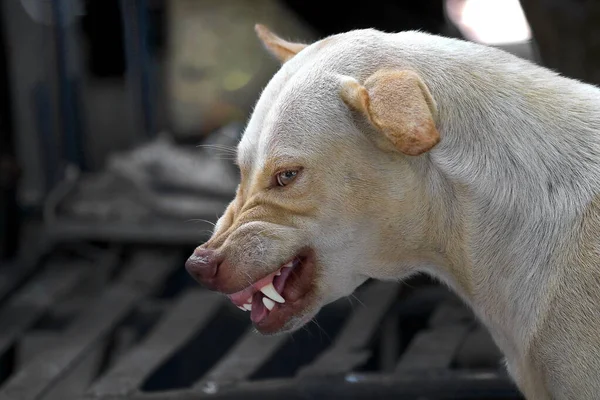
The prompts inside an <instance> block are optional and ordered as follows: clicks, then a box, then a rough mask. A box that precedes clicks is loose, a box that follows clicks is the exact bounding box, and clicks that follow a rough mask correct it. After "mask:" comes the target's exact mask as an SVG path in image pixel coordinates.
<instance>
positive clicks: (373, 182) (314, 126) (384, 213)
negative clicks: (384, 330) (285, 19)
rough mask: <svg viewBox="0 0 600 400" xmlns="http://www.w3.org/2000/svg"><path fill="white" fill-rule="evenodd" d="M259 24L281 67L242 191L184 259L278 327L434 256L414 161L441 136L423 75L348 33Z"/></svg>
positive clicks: (245, 153) (241, 158) (262, 104)
mask: <svg viewBox="0 0 600 400" xmlns="http://www.w3.org/2000/svg"><path fill="white" fill-rule="evenodd" d="M256 29H257V32H258V35H259V37H260V38H261V40H262V41H263V43H264V45H265V46H266V48H267V49H268V50H269V51H270V52H271V53H272V54H273V55H275V56H276V57H277V58H278V59H279V60H280V61H281V62H282V63H283V65H282V68H281V69H280V71H278V73H277V74H276V75H275V76H274V77H273V79H272V80H271V82H270V83H269V84H268V86H267V87H266V88H265V89H264V91H263V93H262V94H261V96H260V99H259V101H258V103H257V105H256V107H255V110H254V112H253V114H252V116H251V118H250V120H249V122H248V125H247V127H246V130H245V132H244V135H243V137H242V139H241V141H240V143H239V146H238V154H237V163H238V165H239V168H240V172H241V182H240V185H239V187H238V190H237V193H236V197H235V199H234V200H233V202H232V203H231V204H230V205H229V206H228V208H227V209H226V211H225V213H224V214H223V216H222V217H221V218H220V219H219V220H218V222H217V224H216V226H215V229H214V232H213V235H212V237H211V238H210V240H208V241H207V242H206V243H205V244H203V245H202V246H200V247H198V248H197V249H196V251H195V252H194V254H193V255H192V256H191V257H190V259H189V260H188V262H187V263H186V266H187V269H188V271H189V272H190V274H191V275H192V276H194V277H195V278H196V279H197V280H198V281H199V282H201V283H202V284H204V285H206V286H207V287H209V288H210V289H212V290H217V291H220V292H222V293H225V294H227V295H228V296H229V298H230V299H231V300H232V301H233V302H234V304H236V305H237V306H238V307H240V308H241V309H245V310H251V319H252V321H253V322H254V324H255V326H256V327H257V329H258V330H259V331H260V332H262V333H275V332H282V331H289V330H294V329H297V328H299V327H300V326H302V325H303V324H305V323H306V322H308V321H309V320H310V319H311V318H312V317H314V315H315V314H316V313H317V312H318V311H319V309H320V308H321V307H322V306H324V305H325V304H327V303H329V302H331V301H334V300H336V299H338V298H340V297H343V296H347V295H349V294H351V293H352V292H353V291H354V289H356V287H357V286H359V285H360V284H361V283H363V282H364V281H365V280H366V279H368V278H369V277H374V278H384V279H385V278H394V279H397V278H399V277H401V276H402V275H405V274H408V273H410V272H411V268H410V264H411V262H412V261H417V260H418V259H420V258H422V256H423V254H425V253H426V249H424V248H423V243H424V241H423V237H424V236H425V235H426V233H425V232H426V225H427V224H426V222H425V221H424V219H426V218H424V216H425V215H426V214H427V210H426V209H425V205H424V204H423V202H422V199H421V196H422V192H423V190H422V189H421V187H422V184H421V182H419V181H418V179H417V178H416V174H415V173H414V171H413V170H412V166H411V161H410V160H409V158H415V156H418V155H421V154H423V153H425V152H427V151H428V150H429V149H431V148H432V147H434V146H435V145H436V144H437V143H438V141H439V134H438V131H437V129H436V124H435V115H436V105H435V102H434V100H433V98H432V96H431V94H430V92H429V90H428V89H427V87H426V86H425V84H424V83H423V81H422V80H421V78H420V77H419V75H418V74H416V73H415V72H412V71H410V70H401V69H393V68H385V66H383V65H381V66H379V67H378V65H377V63H376V62H371V61H372V60H368V59H364V57H366V56H363V55H361V52H360V50H356V49H354V50H352V49H353V48H352V46H353V42H354V39H353V37H352V36H347V35H348V34H342V35H338V36H334V37H330V38H327V39H324V40H322V41H320V42H316V43H314V44H312V45H304V44H298V43H290V42H287V41H285V40H283V39H281V38H279V37H277V36H276V35H275V34H273V33H271V32H270V31H268V30H267V29H266V28H265V27H263V26H260V25H257V28H256ZM373 32H374V31H370V32H366V35H367V36H368V35H370V34H372V33H373ZM345 35H346V36H345ZM368 40H369V39H368V38H367V39H366V42H365V40H363V41H362V42H361V43H363V44H365V43H367V44H368ZM349 52H350V54H349ZM352 52H354V54H352ZM364 54H366V53H364ZM343 57H346V60H352V59H354V60H355V61H356V62H355V63H354V64H352V65H354V68H355V69H356V68H358V70H356V73H355V74H352V71H350V70H348V69H344V65H347V62H346V61H343V60H342V61H340V60H341V58H343ZM371 58H372V59H373V55H372V54H371ZM357 65H359V66H360V65H363V67H357ZM369 69H371V71H369ZM373 69H374V70H373ZM399 263H404V264H403V265H404V267H402V268H403V269H402V270H399V269H398V268H399Z"/></svg>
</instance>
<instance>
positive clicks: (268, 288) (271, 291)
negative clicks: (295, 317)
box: [260, 282, 285, 303]
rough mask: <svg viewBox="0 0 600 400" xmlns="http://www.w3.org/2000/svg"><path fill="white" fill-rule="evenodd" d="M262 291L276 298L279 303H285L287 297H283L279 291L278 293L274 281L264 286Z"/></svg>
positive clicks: (273, 298)
mask: <svg viewBox="0 0 600 400" xmlns="http://www.w3.org/2000/svg"><path fill="white" fill-rule="evenodd" d="M260 291H261V292H262V294H264V295H265V296H267V297H269V298H271V300H275V301H276V302H278V303H285V299H284V298H283V297H281V295H280V294H279V293H277V290H275V286H273V282H271V283H269V284H268V285H265V286H263V287H262V288H261V289H260Z"/></svg>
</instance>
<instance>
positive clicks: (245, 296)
mask: <svg viewBox="0 0 600 400" xmlns="http://www.w3.org/2000/svg"><path fill="white" fill-rule="evenodd" d="M314 260H315V257H314V252H313V251H312V250H304V251H302V252H300V253H299V254H297V255H296V256H294V257H293V258H292V259H290V260H289V261H287V262H286V263H284V264H282V265H281V266H280V267H279V269H277V270H276V271H275V272H272V273H271V274H269V275H267V276H265V277H264V278H262V279H259V280H258V281H256V282H254V283H253V284H252V285H250V286H248V287H247V288H245V289H243V290H241V291H239V292H236V293H233V294H229V295H227V297H229V299H230V300H231V301H232V302H233V304H235V305H236V306H237V307H238V308H239V309H241V310H243V311H250V319H251V320H252V322H253V323H254V325H255V326H256V328H257V329H258V330H259V331H260V332H262V333H269V332H275V331H278V330H280V329H281V328H283V327H284V326H285V324H286V323H287V322H288V321H289V320H290V319H291V318H292V317H293V316H295V315H296V314H298V313H299V312H301V311H302V310H303V309H304V307H305V306H306V303H307V302H308V301H307V298H308V294H309V292H310V291H311V290H312V287H313V284H312V282H313V275H314V264H315V262H314Z"/></svg>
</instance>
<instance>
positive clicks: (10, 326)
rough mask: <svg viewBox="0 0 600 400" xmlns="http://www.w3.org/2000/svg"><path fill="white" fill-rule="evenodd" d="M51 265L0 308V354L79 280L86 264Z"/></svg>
mask: <svg viewBox="0 0 600 400" xmlns="http://www.w3.org/2000/svg"><path fill="white" fill-rule="evenodd" d="M76 267H79V268H64V266H58V265H54V266H50V267H48V269H47V270H46V271H45V272H44V273H42V274H40V275H39V276H38V277H37V278H36V279H35V280H34V281H32V282H31V283H29V284H28V285H26V286H25V287H24V288H23V289H21V290H20V291H19V292H18V293H16V294H15V295H14V296H12V297H11V298H10V300H9V301H8V303H7V304H6V305H5V306H4V307H2V308H1V309H0V326H1V327H2V329H0V355H1V354H4V352H5V351H6V350H7V349H8V348H9V347H10V346H11V345H13V344H14V343H15V341H16V340H18V339H19V338H20V337H21V336H22V335H23V334H24V332H25V330H26V329H27V328H29V327H30V326H31V325H33V324H34V323H35V322H36V321H37V320H38V319H39V318H40V317H41V316H42V315H43V313H44V312H45V311H46V310H48V309H49V308H50V307H51V306H52V304H53V303H54V302H55V301H56V300H57V299H58V298H60V297H61V296H62V295H64V294H66V293H67V291H69V290H70V289H72V288H73V287H74V285H75V284H76V283H77V282H79V281H80V280H81V278H82V277H83V275H84V273H85V272H86V269H85V268H81V265H78V266H76Z"/></svg>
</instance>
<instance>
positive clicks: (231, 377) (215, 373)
mask: <svg viewBox="0 0 600 400" xmlns="http://www.w3.org/2000/svg"><path fill="white" fill-rule="evenodd" d="M288 339H289V336H287V335H279V336H263V335H260V334H258V333H256V332H254V330H253V329H252V328H251V329H250V330H249V331H248V332H247V333H246V334H245V335H244V337H243V338H242V339H241V340H240V341H239V342H238V343H237V344H236V345H235V346H233V348H232V349H231V350H230V351H229V352H228V353H227V355H226V356H225V357H224V358H223V359H221V361H220V362H219V363H218V364H217V365H215V366H214V367H213V369H211V370H210V371H209V372H208V373H207V374H206V376H205V377H204V378H203V379H201V380H200V381H198V382H197V383H196V384H195V385H194V387H195V388H196V389H198V390H204V389H205V388H210V387H213V386H223V385H230V384H232V383H235V382H239V381H242V380H244V379H246V378H247V377H249V376H251V375H252V374H253V373H254V372H256V370H257V369H258V368H260V367H261V366H262V365H263V364H264V363H265V362H266V361H267V360H268V359H269V358H270V357H271V356H272V355H273V354H274V353H275V352H276V351H277V349H279V348H280V347H281V346H282V345H283V344H284V343H285V341H286V340H288Z"/></svg>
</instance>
